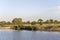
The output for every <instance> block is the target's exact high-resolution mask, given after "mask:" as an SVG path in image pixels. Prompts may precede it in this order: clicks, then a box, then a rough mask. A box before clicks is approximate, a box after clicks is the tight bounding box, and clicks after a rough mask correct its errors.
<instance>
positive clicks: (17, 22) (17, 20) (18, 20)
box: [0, 18, 60, 26]
mask: <svg viewBox="0 0 60 40" xmlns="http://www.w3.org/2000/svg"><path fill="white" fill-rule="evenodd" d="M58 23H60V21H58V20H53V19H49V20H46V21H44V20H43V19H38V20H37V21H32V22H30V21H27V22H23V21H22V18H14V19H13V20H12V22H10V21H9V22H6V21H0V26H4V25H22V24H32V25H35V24H40V25H43V24H58Z"/></svg>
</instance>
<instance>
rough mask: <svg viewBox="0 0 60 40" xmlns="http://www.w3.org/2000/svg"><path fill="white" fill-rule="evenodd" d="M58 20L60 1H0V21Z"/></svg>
mask: <svg viewBox="0 0 60 40" xmlns="http://www.w3.org/2000/svg"><path fill="white" fill-rule="evenodd" d="M13 18H22V19H23V21H30V20H31V21H34V20H38V19H43V20H47V19H54V20H60V0H0V21H12V19H13Z"/></svg>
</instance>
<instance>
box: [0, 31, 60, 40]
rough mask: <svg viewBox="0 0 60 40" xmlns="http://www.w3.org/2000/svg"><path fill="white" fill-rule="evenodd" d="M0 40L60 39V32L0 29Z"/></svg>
mask: <svg viewBox="0 0 60 40" xmlns="http://www.w3.org/2000/svg"><path fill="white" fill-rule="evenodd" d="M0 40H60V32H40V31H24V30H23V31H14V30H0Z"/></svg>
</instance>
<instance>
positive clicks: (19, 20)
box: [12, 18, 22, 25]
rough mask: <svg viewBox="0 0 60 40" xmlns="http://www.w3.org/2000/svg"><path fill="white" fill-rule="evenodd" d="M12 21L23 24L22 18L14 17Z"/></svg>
mask: <svg viewBox="0 0 60 40" xmlns="http://www.w3.org/2000/svg"><path fill="white" fill-rule="evenodd" d="M12 23H13V24H15V25H21V24H22V19H21V18H14V19H13V20H12Z"/></svg>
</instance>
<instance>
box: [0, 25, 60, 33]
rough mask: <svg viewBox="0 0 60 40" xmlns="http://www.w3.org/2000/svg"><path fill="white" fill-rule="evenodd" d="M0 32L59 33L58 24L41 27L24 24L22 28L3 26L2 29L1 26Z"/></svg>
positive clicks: (59, 27)
mask: <svg viewBox="0 0 60 40" xmlns="http://www.w3.org/2000/svg"><path fill="white" fill-rule="evenodd" d="M0 30H28V31H49V32H54V31H57V32H60V24H43V25H39V24H36V25H31V24H24V25H23V26H16V25H5V26H3V27H2V26H1V27H0Z"/></svg>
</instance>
